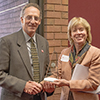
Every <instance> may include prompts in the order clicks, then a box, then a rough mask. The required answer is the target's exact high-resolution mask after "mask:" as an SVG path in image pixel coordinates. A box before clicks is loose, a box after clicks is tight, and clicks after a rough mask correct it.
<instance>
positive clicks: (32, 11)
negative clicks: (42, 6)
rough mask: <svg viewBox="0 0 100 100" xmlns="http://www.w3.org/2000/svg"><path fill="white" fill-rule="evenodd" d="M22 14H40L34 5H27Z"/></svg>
mask: <svg viewBox="0 0 100 100" xmlns="http://www.w3.org/2000/svg"><path fill="white" fill-rule="evenodd" d="M24 15H37V16H40V11H39V10H38V9H37V8H36V7H33V6H31V7H28V8H26V9H25V11H24Z"/></svg>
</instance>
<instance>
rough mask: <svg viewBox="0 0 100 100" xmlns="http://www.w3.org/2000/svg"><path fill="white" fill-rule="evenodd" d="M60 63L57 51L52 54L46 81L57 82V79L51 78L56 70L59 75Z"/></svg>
mask: <svg viewBox="0 0 100 100" xmlns="http://www.w3.org/2000/svg"><path fill="white" fill-rule="evenodd" d="M57 61H58V54H57V52H56V51H54V52H53V53H52V54H51V57H50V63H49V65H48V68H47V70H46V75H45V78H44V81H50V82H53V81H54V80H57V78H51V77H49V76H51V75H52V72H54V71H55V68H57V73H58V67H57V63H58V62H57Z"/></svg>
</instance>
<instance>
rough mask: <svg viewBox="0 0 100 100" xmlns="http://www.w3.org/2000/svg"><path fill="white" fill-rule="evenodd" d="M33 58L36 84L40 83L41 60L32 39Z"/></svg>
mask: <svg viewBox="0 0 100 100" xmlns="http://www.w3.org/2000/svg"><path fill="white" fill-rule="evenodd" d="M30 41H31V57H32V62H33V79H34V81H36V82H39V81H40V72H39V59H38V54H37V50H36V47H35V44H34V40H33V39H32V38H31V39H30Z"/></svg>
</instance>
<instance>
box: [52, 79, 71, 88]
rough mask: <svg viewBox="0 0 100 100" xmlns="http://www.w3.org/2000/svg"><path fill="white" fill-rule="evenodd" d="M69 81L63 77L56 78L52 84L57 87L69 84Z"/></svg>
mask: <svg viewBox="0 0 100 100" xmlns="http://www.w3.org/2000/svg"><path fill="white" fill-rule="evenodd" d="M69 83H70V81H67V80H65V79H58V80H55V81H54V82H53V83H52V84H54V85H56V86H58V87H62V86H69Z"/></svg>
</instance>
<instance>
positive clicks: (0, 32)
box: [0, 0, 28, 37]
mask: <svg viewBox="0 0 100 100" xmlns="http://www.w3.org/2000/svg"><path fill="white" fill-rule="evenodd" d="M27 1H28V0H0V37H2V36H5V35H8V34H11V33H13V32H15V31H17V30H19V28H21V24H20V11H21V8H22V7H23V6H24V5H25V4H26V3H27Z"/></svg>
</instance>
